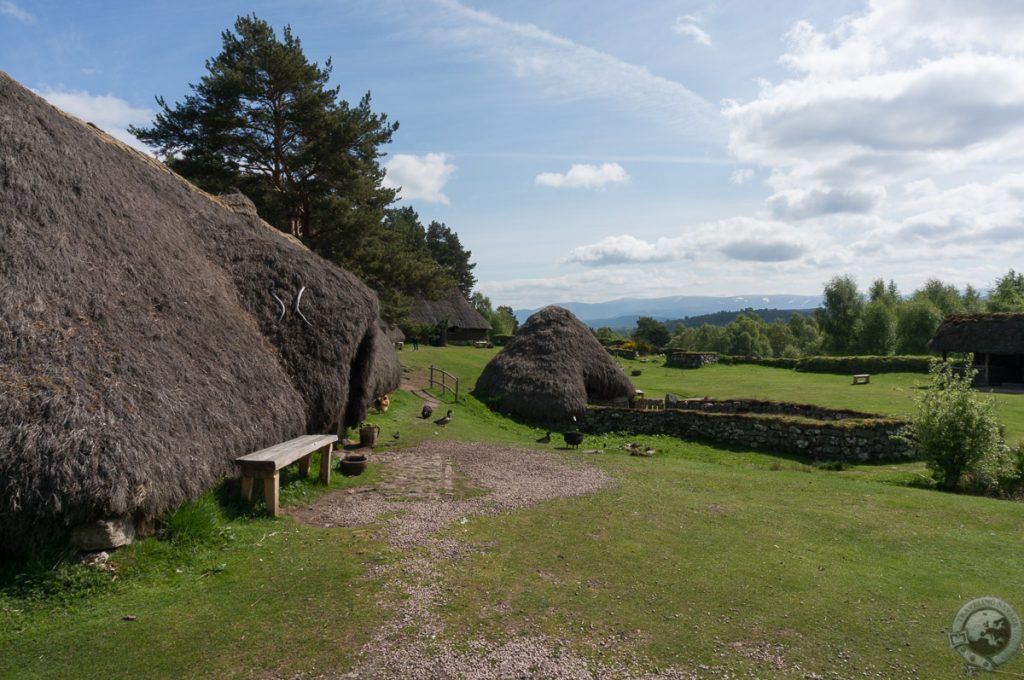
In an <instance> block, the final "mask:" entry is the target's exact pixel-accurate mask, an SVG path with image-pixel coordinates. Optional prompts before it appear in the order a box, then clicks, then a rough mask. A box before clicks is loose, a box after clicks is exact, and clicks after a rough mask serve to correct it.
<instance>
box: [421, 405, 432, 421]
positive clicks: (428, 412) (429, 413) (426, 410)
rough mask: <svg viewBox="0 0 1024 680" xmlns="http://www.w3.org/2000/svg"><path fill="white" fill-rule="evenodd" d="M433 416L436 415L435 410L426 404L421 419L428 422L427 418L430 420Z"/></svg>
mask: <svg viewBox="0 0 1024 680" xmlns="http://www.w3.org/2000/svg"><path fill="white" fill-rule="evenodd" d="M433 414H434V409H432V408H430V404H424V405H423V410H422V411H420V418H423V420H426V419H427V418H429V417H430V416H432V415H433Z"/></svg>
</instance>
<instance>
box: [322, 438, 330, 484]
mask: <svg viewBox="0 0 1024 680" xmlns="http://www.w3.org/2000/svg"><path fill="white" fill-rule="evenodd" d="M320 481H321V482H322V483H323V484H325V485H326V484H330V483H331V444H328V445H327V446H325V447H323V448H322V449H320Z"/></svg>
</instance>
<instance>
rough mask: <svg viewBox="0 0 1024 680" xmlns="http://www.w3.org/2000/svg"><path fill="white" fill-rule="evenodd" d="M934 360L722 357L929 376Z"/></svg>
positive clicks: (809, 369)
mask: <svg viewBox="0 0 1024 680" xmlns="http://www.w3.org/2000/svg"><path fill="white" fill-rule="evenodd" d="M933 360H934V358H933V357H927V356H853V357H828V356H821V357H804V358H803V359H786V358H776V359H761V358H758V357H740V356H727V355H722V356H720V357H719V359H718V361H719V363H722V364H757V365H758V366H771V367H773V368H793V369H796V370H798V371H804V372H806V373H839V374H852V373H927V372H928V367H929V365H930V364H931V362H932V361H933Z"/></svg>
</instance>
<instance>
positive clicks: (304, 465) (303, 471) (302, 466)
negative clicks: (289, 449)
mask: <svg viewBox="0 0 1024 680" xmlns="http://www.w3.org/2000/svg"><path fill="white" fill-rule="evenodd" d="M312 456H313V454H312V453H307V454H306V455H305V456H303V457H302V458H299V475H301V476H302V478H303V479H305V478H306V477H309V459H310V458H311V457H312Z"/></svg>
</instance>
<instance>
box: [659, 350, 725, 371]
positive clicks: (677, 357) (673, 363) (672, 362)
mask: <svg viewBox="0 0 1024 680" xmlns="http://www.w3.org/2000/svg"><path fill="white" fill-rule="evenodd" d="M717 363H718V353H717V352H670V353H669V355H668V356H667V357H665V365H666V366H669V367H671V368H700V367H701V366H706V365H708V364H717Z"/></svg>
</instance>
